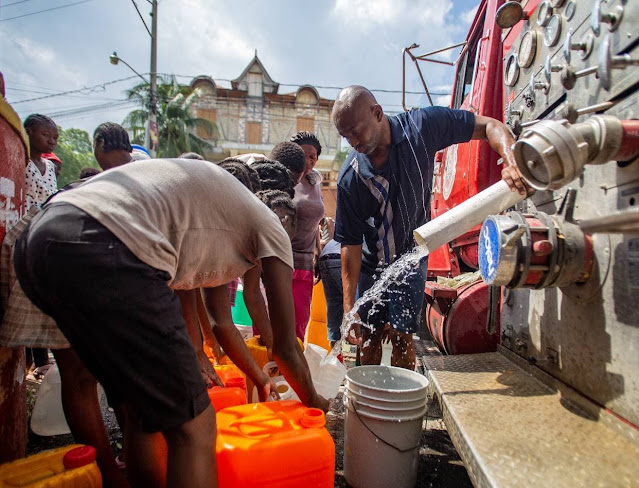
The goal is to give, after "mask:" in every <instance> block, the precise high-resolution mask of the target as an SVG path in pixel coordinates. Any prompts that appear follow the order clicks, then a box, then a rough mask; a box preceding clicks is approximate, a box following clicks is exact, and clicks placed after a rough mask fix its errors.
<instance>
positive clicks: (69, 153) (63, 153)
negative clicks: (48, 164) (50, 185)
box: [55, 127, 100, 188]
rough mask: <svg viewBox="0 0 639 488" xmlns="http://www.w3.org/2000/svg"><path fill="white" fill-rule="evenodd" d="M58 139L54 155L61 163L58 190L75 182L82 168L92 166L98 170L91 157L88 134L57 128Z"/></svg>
mask: <svg viewBox="0 0 639 488" xmlns="http://www.w3.org/2000/svg"><path fill="white" fill-rule="evenodd" d="M58 132H59V134H60V137H59V138H58V146H57V147H56V149H55V154H56V156H58V157H59V158H60V161H62V169H61V170H60V175H59V176H58V188H62V187H63V186H65V185H66V184H68V183H70V182H72V181H75V180H77V179H78V178H79V177H80V171H81V170H82V168H86V167H87V166H92V167H95V168H98V169H99V168H100V167H99V166H98V162H97V161H96V160H95V157H94V156H93V146H92V143H91V138H90V137H89V134H88V133H87V132H85V131H83V130H81V129H63V128H62V127H58Z"/></svg>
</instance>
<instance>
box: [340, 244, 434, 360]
mask: <svg viewBox="0 0 639 488" xmlns="http://www.w3.org/2000/svg"><path fill="white" fill-rule="evenodd" d="M426 256H428V250H427V249H426V248H425V247H421V246H418V247H416V248H415V249H413V250H412V251H410V252H408V253H406V254H404V255H403V256H402V257H401V258H399V259H398V260H397V261H395V262H394V263H393V264H391V265H390V266H388V267H387V268H386V269H384V271H383V272H382V274H381V275H380V276H379V278H377V279H376V280H375V283H373V286H371V287H370V288H369V289H368V290H367V291H366V292H365V293H364V295H362V296H361V297H360V298H358V299H357V301H356V302H355V305H354V306H353V309H352V310H351V311H349V312H348V313H345V314H344V320H343V321H342V328H341V331H342V339H341V340H339V341H337V343H336V344H335V347H333V350H332V351H331V352H330V354H329V355H328V356H327V359H328V358H329V357H330V356H337V355H338V354H339V353H340V352H341V351H342V340H345V339H346V337H347V336H348V334H349V333H350V330H351V327H352V325H353V324H354V323H355V322H357V321H358V318H357V316H356V312H357V310H359V308H360V307H361V306H362V305H364V304H365V303H368V302H371V304H372V305H373V306H376V305H382V304H383V303H384V302H385V301H388V298H384V297H383V295H384V292H385V291H387V290H388V289H389V288H390V287H391V286H397V285H399V284H402V283H405V282H406V276H407V275H408V273H409V272H410V271H412V270H413V269H415V267H416V266H417V265H418V264H419V262H420V260H422V259H424V258H425V257H426ZM365 320H366V319H365V318H364V317H360V318H359V322H360V323H361V324H362V326H363V327H369V328H372V327H371V326H369V325H368V324H367V323H366V322H365Z"/></svg>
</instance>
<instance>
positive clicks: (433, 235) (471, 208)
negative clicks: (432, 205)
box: [413, 180, 526, 252]
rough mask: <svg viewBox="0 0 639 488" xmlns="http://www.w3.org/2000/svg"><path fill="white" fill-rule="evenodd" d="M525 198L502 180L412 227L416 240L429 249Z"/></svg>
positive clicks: (456, 236) (459, 234)
mask: <svg viewBox="0 0 639 488" xmlns="http://www.w3.org/2000/svg"><path fill="white" fill-rule="evenodd" d="M525 198H526V195H522V194H521V193H519V192H518V191H511V189H510V187H509V186H508V183H506V182H505V181H504V180H500V181H499V182H497V183H495V184H494V185H492V186H489V187H488V188H486V189H485V190H484V191H482V192H480V193H478V194H477V195H475V196H473V197H471V198H469V199H468V200H466V201H464V202H462V203H460V204H459V205H457V206H456V207H454V208H452V209H451V210H449V211H447V212H446V213H444V214H442V215H440V216H439V217H437V218H434V219H433V220H431V221H430V222H427V223H426V224H424V225H422V226H421V227H418V228H417V229H415V231H413V237H414V238H415V242H417V245H418V246H420V247H424V248H426V249H427V250H428V252H433V251H434V250H435V249H437V248H438V247H440V246H443V245H444V244H446V243H448V242H450V241H452V240H454V239H456V238H458V237H459V236H461V235H463V234H465V233H466V232H468V231H470V230H471V229H472V228H473V227H475V226H476V225H479V224H481V223H482V222H483V221H484V219H485V218H486V217H488V216H489V215H494V214H498V213H501V212H503V211H504V210H506V209H507V208H509V207H512V206H513V205H515V204H516V203H518V202H521V201H522V200H524V199H525Z"/></svg>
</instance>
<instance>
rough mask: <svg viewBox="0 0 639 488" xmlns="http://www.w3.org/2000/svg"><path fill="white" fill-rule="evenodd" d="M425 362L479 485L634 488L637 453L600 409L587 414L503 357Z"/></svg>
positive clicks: (451, 429) (447, 421)
mask: <svg viewBox="0 0 639 488" xmlns="http://www.w3.org/2000/svg"><path fill="white" fill-rule="evenodd" d="M422 363H423V364H424V366H425V367H426V368H428V369H429V372H428V374H429V378H430V380H431V382H432V384H433V385H432V386H433V390H434V393H435V394H436V395H437V396H438V397H439V399H440V404H441V407H442V411H443V418H444V422H445V424H446V427H447V429H448V432H449V434H450V437H451V439H452V440H453V443H454V444H455V447H456V448H457V450H458V451H459V453H460V455H461V457H462V459H463V460H464V462H465V463H466V468H467V470H468V473H469V475H470V477H471V479H472V481H473V484H474V485H475V486H476V487H484V486H490V487H496V486H499V487H511V486H512V487H518V488H523V487H539V486H562V487H571V486H575V487H577V486H589V487H597V486H605V487H630V486H636V483H637V480H639V463H638V462H637V460H639V447H638V446H637V444H635V443H633V442H630V441H629V440H628V437H627V436H624V435H621V434H620V433H619V432H618V431H616V430H615V429H614V428H611V425H612V422H611V421H608V422H606V421H602V420H600V419H599V418H598V416H596V415H593V414H592V411H593V410H594V409H595V408H596V406H595V405H593V409H590V410H589V409H582V408H581V406H577V404H576V403H573V402H572V401H571V400H569V398H573V397H572V396H571V395H569V394H566V392H563V391H562V388H560V387H558V386H557V384H554V385H550V386H549V385H546V384H544V383H542V382H541V381H540V380H539V379H537V378H536V377H534V376H532V375H530V374H528V373H527V372H525V371H524V370H523V369H521V368H520V367H519V366H518V365H516V364H515V363H514V362H512V361H510V360H509V359H507V358H506V357H505V356H504V355H502V354H500V353H485V354H475V355H460V356H445V357H442V356H439V355H432V356H431V357H424V358H422ZM600 416H609V415H608V414H606V413H605V412H600Z"/></svg>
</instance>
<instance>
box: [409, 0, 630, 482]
mask: <svg viewBox="0 0 639 488" xmlns="http://www.w3.org/2000/svg"><path fill="white" fill-rule="evenodd" d="M414 50H415V46H411V47H410V48H407V49H406V50H405V53H406V54H407V55H409V56H410V57H411V58H412V59H413V60H416V61H420V60H422V59H425V58H424V56H425V55H423V56H416V55H415V54H413V52H414ZM429 54H433V53H429ZM638 65H639V2H636V1H630V0H628V1H623V0H607V1H602V0H543V1H539V0H531V1H528V2H521V3H519V2H513V1H511V2H506V3H504V2H503V0H483V1H482V2H481V4H480V5H479V8H478V10H477V14H476V16H475V19H474V21H473V23H472V26H471V28H470V31H469V33H468V36H467V38H466V42H465V43H464V44H463V45H462V49H461V54H460V56H459V59H458V60H457V62H456V63H455V66H456V75H455V83H454V88H453V95H452V100H451V107H453V108H462V109H466V110H470V111H472V112H474V113H476V114H480V115H486V116H490V117H494V118H497V119H499V120H503V121H504V122H505V123H506V124H507V125H508V126H509V127H510V128H511V129H512V131H513V134H514V135H515V137H516V138H517V142H516V144H515V146H514V152H515V157H516V160H517V165H518V167H519V169H520V171H521V172H522V174H523V175H524V178H525V180H526V182H527V183H528V184H529V186H531V187H532V188H534V189H535V190H536V191H535V194H534V195H533V196H532V197H530V198H528V199H526V200H525V201H523V202H521V203H519V204H517V205H515V206H514V207H512V208H510V209H508V211H507V212H506V213H505V214H501V215H486V216H485V220H484V222H483V224H482V225H478V226H476V227H475V228H473V229H472V230H471V231H469V232H466V233H464V234H463V235H461V236H459V237H457V238H455V239H453V240H451V241H450V242H449V243H448V244H447V245H444V246H442V247H440V248H438V249H437V250H435V251H434V252H432V253H431V255H430V259H429V267H428V276H429V280H430V281H428V282H427V285H426V290H425V294H426V301H427V307H426V324H427V328H428V329H429V331H430V333H431V335H432V337H433V340H434V343H435V345H436V346H437V347H432V348H429V351H428V353H426V354H425V355H424V356H423V357H422V358H421V364H422V366H423V368H424V372H425V374H428V376H429V378H430V383H431V389H432V394H433V396H434V398H436V399H437V401H438V403H439V406H440V407H441V410H442V414H443V419H444V421H445V423H446V427H447V429H448V431H449V433H450V435H451V438H452V440H453V442H454V444H455V446H456V448H457V450H458V451H459V453H460V455H461V456H462V458H463V460H464V462H465V463H466V466H467V469H468V473H469V475H470V477H471V480H472V481H473V483H474V485H475V486H491V487H492V486H517V487H525V486H531V487H532V486H535V487H538V486H562V487H563V486H638V485H639V428H638V426H639V307H637V303H639V122H638V121H637V119H639V66H638ZM420 74H421V73H420ZM498 157H499V156H498V155H497V154H496V153H495V152H493V151H492V150H491V149H490V147H489V146H488V144H487V143H486V142H484V141H471V142H469V143H465V144H457V145H454V146H451V147H449V148H448V149H446V150H444V151H443V152H442V153H440V154H439V155H438V158H437V162H436V166H435V172H434V173H435V174H434V179H433V182H432V207H431V214H432V218H433V219H434V218H436V217H438V216H440V215H443V214H445V213H446V212H447V211H450V210H451V209H453V208H455V207H457V206H458V205H459V204H461V202H463V201H465V200H467V199H468V198H469V197H472V196H474V195H476V194H477V193H479V192H480V191H482V190H484V189H486V188H488V187H489V186H491V185H492V184H494V183H496V182H497V181H499V179H500V173H501V166H500V161H498ZM477 271H479V274H480V275H481V279H478V278H479V277H478V276H477ZM473 272H474V273H476V274H475V275H472V273H473ZM437 277H447V278H454V279H455V280H453V281H454V282H458V283H461V286H456V285H454V284H451V282H450V281H448V282H447V284H440V283H437V281H436V279H437ZM464 279H466V281H465V280H464ZM464 283H465V284H464Z"/></svg>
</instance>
